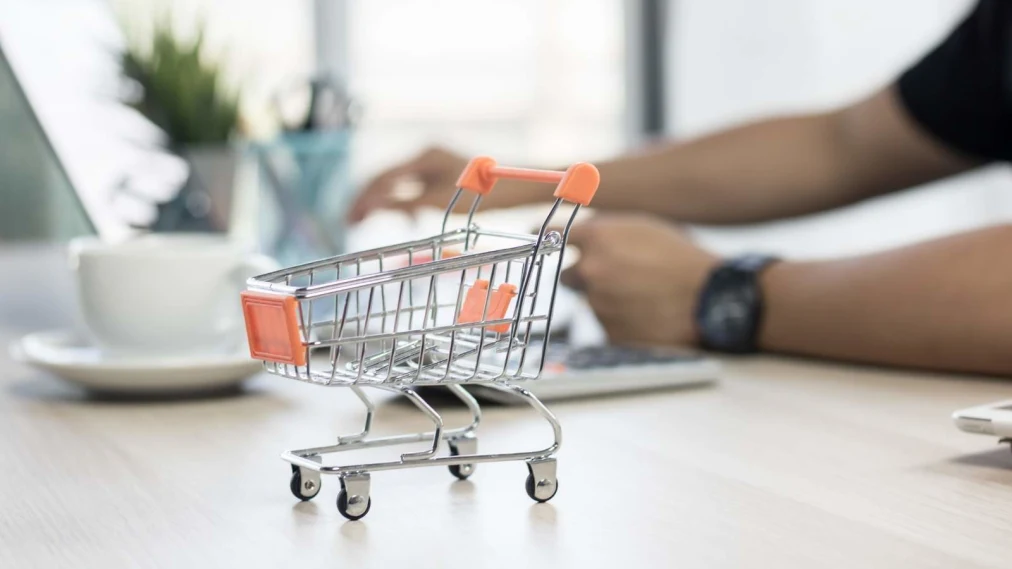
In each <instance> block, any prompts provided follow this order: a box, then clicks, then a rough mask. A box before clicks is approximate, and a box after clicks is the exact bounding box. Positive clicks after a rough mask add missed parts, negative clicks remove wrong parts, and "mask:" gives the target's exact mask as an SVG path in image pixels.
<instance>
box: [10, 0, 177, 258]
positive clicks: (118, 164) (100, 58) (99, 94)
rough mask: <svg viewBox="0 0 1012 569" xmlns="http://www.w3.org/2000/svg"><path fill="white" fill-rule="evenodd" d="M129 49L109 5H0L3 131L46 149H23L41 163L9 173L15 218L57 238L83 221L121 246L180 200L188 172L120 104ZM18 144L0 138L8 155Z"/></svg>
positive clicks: (16, 1)
mask: <svg viewBox="0 0 1012 569" xmlns="http://www.w3.org/2000/svg"><path fill="white" fill-rule="evenodd" d="M123 45H124V43H123V38H122V36H121V33H120V30H119V29H118V27H117V24H116V18H115V16H114V14H113V13H112V11H111V9H110V8H109V6H108V4H107V3H106V2H104V1H102V0H48V1H46V2H25V1H23V0H0V51H2V59H3V62H0V73H8V76H7V77H5V78H4V79H2V80H0V81H3V86H4V87H6V90H5V92H4V93H0V96H4V100H3V101H0V103H2V106H3V109H0V112H2V113H3V114H2V116H0V120H2V122H0V128H3V129H5V133H6V134H11V133H12V132H13V133H17V132H21V133H22V135H24V137H26V138H33V137H34V138H36V139H38V140H40V141H41V142H40V143H39V144H35V145H29V146H30V147H31V148H29V149H24V148H23V149H22V152H28V151H29V150H33V151H34V152H35V155H34V156H29V157H25V158H24V159H18V160H13V159H12V160H10V162H11V163H10V164H4V165H3V166H4V173H3V176H4V178H3V179H4V184H3V185H4V189H3V193H4V194H5V196H8V197H10V199H12V201H13V203H15V204H23V207H21V208H18V209H20V211H17V210H16V209H15V208H10V209H9V210H8V211H10V212H11V215H18V216H25V218H28V217H31V216H32V215H35V216H41V217H42V218H44V219H42V220H41V221H42V222H45V223H49V224H51V225H53V226H54V227H55V230H54V231H51V232H50V234H51V235H57V236H58V235H60V234H61V233H65V232H66V231H68V226H69V227H75V223H76V224H77V225H76V227H78V228H80V226H81V224H82V222H81V221H80V220H77V221H76V222H75V220H74V219H73V218H74V217H75V215H76V216H77V217H78V218H80V217H81V215H80V214H81V212H83V213H84V214H86V217H87V219H88V220H89V222H90V225H91V226H92V227H93V228H94V230H95V231H97V232H98V233H99V235H101V236H102V237H103V238H107V239H117V238H121V237H124V236H127V235H130V234H132V233H134V232H135V231H136V230H135V228H137V227H146V226H148V225H150V224H151V223H152V222H153V221H154V219H155V217H156V216H157V204H158V203H161V202H164V201H166V200H168V199H170V198H171V197H172V196H173V195H174V194H175V193H176V192H178V189H179V187H180V186H181V185H182V183H183V182H184V181H185V179H186V176H187V174H188V168H187V166H186V164H185V162H183V161H182V160H180V159H179V158H177V157H175V156H173V155H171V154H168V153H166V152H165V151H163V150H162V149H161V145H160V141H161V133H160V132H159V131H158V130H157V129H156V128H155V127H154V126H153V125H152V124H151V123H150V122H148V121H147V120H146V119H145V118H144V117H143V116H141V115H140V114H139V113H137V112H136V111H134V110H133V109H131V108H130V107H128V106H126V105H124V104H123V103H121V102H120V101H121V93H122V89H123V87H124V83H123V82H122V81H121V79H120V71H119V53H120V52H121V50H122V49H123ZM19 129H20V130H19ZM30 131H35V132H30ZM21 138H22V137H19V136H4V137H0V139H5V140H7V142H6V143H5V142H0V145H3V147H4V153H5V154H8V155H10V153H7V152H6V150H8V149H7V148H6V147H7V146H11V145H12V148H13V147H14V146H18V147H23V144H24V142H25V141H24V140H19V139H21ZM40 153H41V155H40ZM39 172H45V173H41V174H40V173H39ZM68 191H70V192H71V193H72V195H73V196H74V197H75V198H76V199H71V198H68V197H66V195H65V194H66V193H67V192H68ZM47 194H52V195H51V196H47ZM61 194H63V195H61ZM78 232H80V231H78Z"/></svg>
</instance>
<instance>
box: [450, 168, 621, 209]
mask: <svg viewBox="0 0 1012 569" xmlns="http://www.w3.org/2000/svg"><path fill="white" fill-rule="evenodd" d="M501 179H507V180H523V181H526V182H544V183H549V184H556V186H555V194H554V195H555V197H557V198H559V199H562V200H566V201H567V202H571V203H575V204H580V205H590V201H591V200H592V199H594V193H595V192H597V186H598V185H599V184H600V183H601V174H599V173H598V171H597V168H596V167H595V166H594V165H593V164H588V163H586V162H578V163H576V164H573V165H572V166H570V167H569V168H567V169H566V171H565V172H556V171H554V170H532V169H530V168H509V167H507V166H499V165H498V164H496V162H495V160H493V159H491V158H489V157H488V156H479V157H477V158H472V159H471V161H470V162H468V164H467V166H466V167H465V168H464V171H463V172H461V174H460V178H457V187H458V188H463V189H465V190H468V191H471V192H475V193H478V194H481V195H485V194H487V193H489V192H491V191H492V187H493V186H495V183H496V182H498V181H499V180H501Z"/></svg>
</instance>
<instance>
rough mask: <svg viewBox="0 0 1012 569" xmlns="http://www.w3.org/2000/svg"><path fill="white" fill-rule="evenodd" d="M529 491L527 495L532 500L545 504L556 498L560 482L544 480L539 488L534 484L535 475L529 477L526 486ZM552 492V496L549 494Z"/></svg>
mask: <svg viewBox="0 0 1012 569" xmlns="http://www.w3.org/2000/svg"><path fill="white" fill-rule="evenodd" d="M524 487H525V489H526V490H527V495H528V496H530V497H531V500H534V501H535V502H537V503H539V504H543V503H545V502H547V501H549V500H551V499H552V498H554V497H555V493H556V492H558V491H559V481H558V479H556V480H544V481H542V483H541V485H540V486H539V485H538V484H537V483H536V482H534V475H533V474H528V475H527V483H526V484H525V485H524ZM549 492H551V494H549Z"/></svg>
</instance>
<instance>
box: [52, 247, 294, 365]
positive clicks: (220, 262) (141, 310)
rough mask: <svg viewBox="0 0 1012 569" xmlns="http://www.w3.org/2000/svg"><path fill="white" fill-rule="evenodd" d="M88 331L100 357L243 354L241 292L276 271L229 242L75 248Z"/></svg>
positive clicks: (264, 260)
mask: <svg viewBox="0 0 1012 569" xmlns="http://www.w3.org/2000/svg"><path fill="white" fill-rule="evenodd" d="M70 264H71V268H72V269H73V270H74V273H75V276H76V280H77V292H78V299H79V301H80V306H81V313H82V316H83V318H84V324H85V326H86V327H87V328H88V331H89V332H90V333H91V335H92V336H93V338H94V340H95V342H96V343H97V344H98V345H99V347H101V348H102V349H103V351H106V352H109V353H113V354H126V355H159V356H178V355H203V354H213V353H223V352H226V351H234V350H238V349H240V347H241V346H242V344H243V341H244V338H245V331H244V327H243V319H242V310H241V305H240V300H239V292H240V291H241V290H243V288H244V287H245V281H246V279H247V278H248V277H250V276H253V275H257V274H261V273H265V272H269V271H272V270H274V269H276V268H277V264H276V263H275V262H274V261H273V260H272V259H269V258H267V257H264V256H261V255H254V254H250V253H247V252H245V251H244V250H243V249H242V248H241V247H239V246H237V245H236V244H234V243H232V242H231V241H229V240H228V239H227V238H226V237H224V236H217V235H210V234H208V235H202V234H161V235H144V236H141V237H137V238H134V239H132V240H129V241H125V242H120V243H106V242H103V241H101V240H99V239H98V238H94V237H85V238H79V239H75V240H73V241H71V243H70Z"/></svg>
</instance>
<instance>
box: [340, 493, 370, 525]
mask: <svg viewBox="0 0 1012 569" xmlns="http://www.w3.org/2000/svg"><path fill="white" fill-rule="evenodd" d="M368 500H369V501H368V502H366V504H365V511H363V512H362V513H361V514H357V515H353V514H349V513H348V492H347V491H346V490H345V489H344V488H341V491H340V492H338V494H337V511H338V512H341V515H342V516H344V517H346V518H348V519H349V520H351V521H355V520H361V519H362V518H364V517H365V515H366V514H368V513H369V509H370V508H372V498H368Z"/></svg>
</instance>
